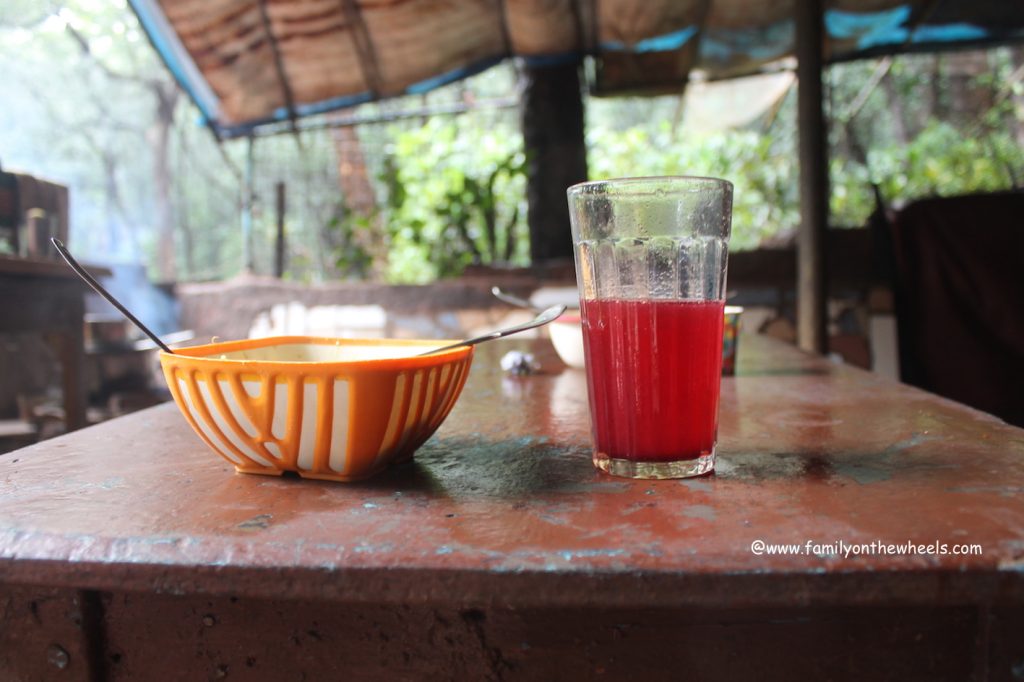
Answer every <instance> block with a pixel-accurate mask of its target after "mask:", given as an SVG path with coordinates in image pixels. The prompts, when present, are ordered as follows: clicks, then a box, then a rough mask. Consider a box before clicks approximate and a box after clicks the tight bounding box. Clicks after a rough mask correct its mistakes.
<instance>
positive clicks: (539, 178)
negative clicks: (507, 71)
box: [522, 62, 587, 265]
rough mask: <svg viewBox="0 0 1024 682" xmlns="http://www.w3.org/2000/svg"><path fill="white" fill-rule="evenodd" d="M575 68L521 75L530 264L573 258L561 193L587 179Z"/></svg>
mask: <svg viewBox="0 0 1024 682" xmlns="http://www.w3.org/2000/svg"><path fill="white" fill-rule="evenodd" d="M579 67H580V65H579V63H578V62H569V63H566V64H557V65H553V66H529V65H527V66H526V67H525V68H524V70H523V74H524V76H525V78H526V87H525V88H524V89H523V107H522V127H523V141H524V146H525V149H526V158H527V166H526V168H527V171H526V172H527V177H526V198H527V206H528V207H527V219H528V222H529V224H530V260H531V261H532V262H533V263H534V264H535V265H536V264H540V263H544V262H548V261H556V260H561V259H571V258H572V233H571V232H570V230H569V204H568V200H567V199H566V196H565V190H566V189H567V188H568V187H569V186H570V185H574V184H576V183H577V182H583V181H585V180H586V179H587V147H586V143H585V141H584V139H583V96H582V94H581V92H580V77H579Z"/></svg>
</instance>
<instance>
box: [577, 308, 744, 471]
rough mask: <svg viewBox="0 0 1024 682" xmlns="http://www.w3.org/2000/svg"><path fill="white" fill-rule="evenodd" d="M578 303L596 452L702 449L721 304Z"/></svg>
mask: <svg viewBox="0 0 1024 682" xmlns="http://www.w3.org/2000/svg"><path fill="white" fill-rule="evenodd" d="M582 306H583V339H584V344H585V347H586V358H587V384H588V388H589V390H590V414H591V418H592V420H593V425H594V427H593V428H594V440H595V443H596V447H597V451H598V452H600V453H603V454H604V455H607V456H608V457H612V458H615V459H628V460H634V461H641V462H664V461H676V460H686V459H696V458H698V457H700V456H701V455H706V454H709V453H710V452H711V451H712V449H713V448H714V445H715V438H716V435H717V432H718V394H719V388H720V385H721V373H722V326H723V314H724V309H723V308H724V303H723V302H722V301H627V300H614V299H613V300H604V301H594V300H584V301H583V302H582Z"/></svg>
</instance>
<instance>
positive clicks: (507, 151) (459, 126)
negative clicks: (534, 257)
mask: <svg viewBox="0 0 1024 682" xmlns="http://www.w3.org/2000/svg"><path fill="white" fill-rule="evenodd" d="M475 123H476V122H474V121H473V120H472V119H469V118H466V117H463V118H460V119H450V118H441V117H437V118H432V119H430V120H428V121H426V122H425V123H424V124H423V125H422V126H421V127H418V128H414V129H407V130H398V131H395V137H394V145H393V146H392V148H391V153H390V154H389V155H388V156H387V157H386V159H385V160H384V162H383V164H382V165H383V168H382V172H381V173H380V184H381V185H382V187H383V188H385V192H386V197H387V199H386V202H385V209H384V212H383V213H384V215H382V216H381V218H382V220H381V222H382V224H383V225H385V226H386V231H387V233H388V236H389V239H390V250H389V254H388V270H387V277H388V279H389V280H390V281H393V282H423V281H429V280H431V279H435V278H437V277H449V276H453V275H457V274H459V273H460V272H462V270H463V269H464V268H465V267H466V266H467V265H470V264H472V263H487V264H495V265H502V264H506V265H507V264H516V265H525V264H526V263H527V262H528V253H529V251H528V242H527V229H526V221H525V217H524V216H525V211H524V210H523V207H524V204H525V193H526V176H525V159H524V155H523V152H522V136H521V135H520V134H519V133H518V130H516V129H515V128H514V127H513V126H512V125H511V123H512V122H510V121H507V120H505V119H504V117H499V118H498V119H497V120H496V121H494V123H495V125H493V126H491V127H489V128H480V127H478V125H475Z"/></svg>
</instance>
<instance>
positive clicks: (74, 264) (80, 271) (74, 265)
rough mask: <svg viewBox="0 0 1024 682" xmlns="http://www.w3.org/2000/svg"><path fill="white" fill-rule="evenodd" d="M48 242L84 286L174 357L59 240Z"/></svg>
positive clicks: (54, 238)
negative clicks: (105, 300)
mask: <svg viewBox="0 0 1024 682" xmlns="http://www.w3.org/2000/svg"><path fill="white" fill-rule="evenodd" d="M50 241H51V242H52V243H53V246H54V248H55V249H57V253H59V254H60V255H61V258H63V259H64V261H65V262H66V263H67V264H68V265H69V266H71V269H72V270H74V271H75V274H77V275H78V276H79V277H81V278H82V280H83V281H84V282H85V283H86V284H88V285H89V286H90V287H92V289H93V291H95V292H96V293H97V294H99V295H100V296H102V297H103V298H105V299H107V301H109V302H110V305H112V306H114V307H115V308H117V309H118V310H119V311H120V312H121V314H122V315H124V316H125V317H127V318H128V321H129V322H131V323H132V324H134V325H135V326H136V327H138V328H139V329H140V330H141V331H142V333H143V334H145V335H146V336H148V337H149V338H150V339H151V340H152V341H153V343H155V344H156V345H157V346H159V347H160V350H162V351H164V352H165V353H170V354H171V355H174V351H173V350H171V349H170V347H169V346H168V345H167V344H166V343H164V342H163V341H161V340H160V337H159V336H157V335H156V334H154V333H153V332H151V331H150V330H149V327H147V326H146V325H144V324H142V323H141V322H139V318H137V317H135V316H134V315H132V314H131V313H130V312H129V311H128V309H127V308H125V307H124V306H123V305H121V302H120V301H118V300H117V299H116V298H114V296H113V295H112V294H111V293H110V292H109V291H107V290H106V289H104V288H103V285H102V284H100V283H99V282H97V281H96V280H95V279H93V277H92V275H90V274H89V273H88V272H86V270H85V268H83V267H82V266H81V265H79V263H78V261H76V260H75V257H74V256H72V255H71V252H70V251H68V249H67V247H66V246H64V242H62V241H61V240H59V239H57V238H56V237H51V238H50Z"/></svg>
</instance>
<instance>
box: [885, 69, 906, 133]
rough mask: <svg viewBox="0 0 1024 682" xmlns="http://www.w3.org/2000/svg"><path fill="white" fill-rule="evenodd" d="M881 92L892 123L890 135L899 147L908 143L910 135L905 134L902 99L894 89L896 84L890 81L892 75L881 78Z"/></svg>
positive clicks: (888, 74) (887, 74)
mask: <svg viewBox="0 0 1024 682" xmlns="http://www.w3.org/2000/svg"><path fill="white" fill-rule="evenodd" d="M882 90H883V91H884V92H885V98H886V99H887V100H888V104H889V118H890V120H891V121H892V134H893V137H895V138H896V141H897V142H898V143H899V144H900V145H906V144H907V143H908V142H910V135H909V134H908V132H907V123H906V120H907V114H906V111H905V110H904V108H903V97H902V96H901V95H900V93H899V92H898V91H897V89H896V83H895V82H894V81H893V79H892V73H886V74H885V75H884V76H882Z"/></svg>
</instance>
